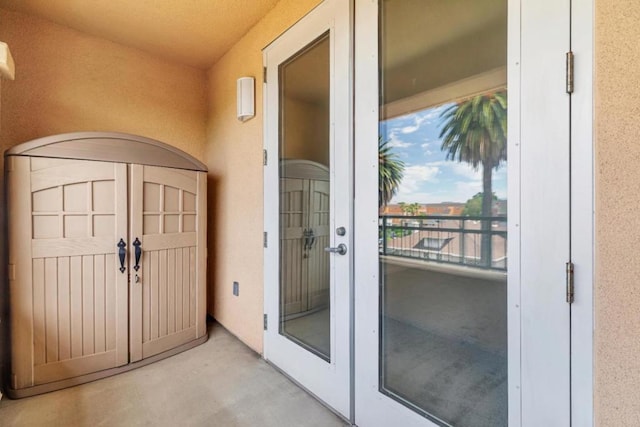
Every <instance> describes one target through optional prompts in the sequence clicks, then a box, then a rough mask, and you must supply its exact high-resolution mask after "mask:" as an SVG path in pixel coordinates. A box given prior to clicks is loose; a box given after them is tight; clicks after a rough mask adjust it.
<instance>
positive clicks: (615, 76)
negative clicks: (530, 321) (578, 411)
mask: <svg viewBox="0 0 640 427" xmlns="http://www.w3.org/2000/svg"><path fill="white" fill-rule="evenodd" d="M595 5H596V17H595V21H596V22H595V58H596V59H595V82H594V84H595V134H594V136H595V155H596V164H595V178H596V192H595V196H596V230H595V232H596V254H595V256H596V263H595V283H594V286H595V349H594V350H595V396H594V399H595V414H596V425H598V426H637V425H640V287H639V286H640V262H638V258H639V256H640V139H639V138H638V135H640V74H639V71H640V43H638V40H640V3H638V2H637V0H596V2H595Z"/></svg>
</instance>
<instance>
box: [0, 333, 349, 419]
mask: <svg viewBox="0 0 640 427" xmlns="http://www.w3.org/2000/svg"><path fill="white" fill-rule="evenodd" d="M209 334H210V336H209V341H207V342H206V343H205V344H202V345H201V346H198V347H196V348H193V349H191V350H188V351H186V352H184V353H181V354H178V355H176V356H173V357H170V358H168V359H165V360H162V361H160V362H157V363H153V364H151V365H148V366H145V367H142V368H139V369H135V370H133V371H130V372H127V373H124V374H120V375H116V376H113V377H109V378H105V379H102V380H99V381H95V382H92V383H88V384H83V385H80V386H76V387H71V388H68V389H65V390H59V391H56V392H52V393H48V394H44V395H40V396H34V397H29V398H25V399H20V400H8V399H7V398H6V397H3V398H2V400H0V426H2V427H9V426H65V427H67V426H109V427H110V426H224V427H243V426H258V425H259V426H274V427H275V426H277V427H286V426H318V427H320V426H321V427H332V426H346V425H348V424H347V423H345V422H344V421H342V420H341V419H340V418H338V417H337V416H336V415H335V414H333V413H332V412H331V411H329V410H328V409H326V408H325V407H324V406H322V405H321V404H320V403H319V402H318V401H317V400H315V399H314V398H313V397H311V396H310V395H309V394H307V393H306V392H305V391H303V390H302V389H300V388H299V387H298V386H296V385H295V384H293V383H292V382H291V381H289V380H288V379H287V378H286V377H284V376H283V375H281V374H280V373H279V372H277V371H276V370H275V369H274V368H273V367H271V366H269V365H268V364H267V363H266V362H265V361H264V360H262V359H261V358H260V357H259V355H258V354H256V353H255V352H253V351H252V350H251V349H249V348H248V347H246V346H245V345H244V344H242V343H241V342H240V341H239V340H238V339H237V338H235V337H234V336H232V335H231V334H230V333H229V332H227V331H226V330H225V329H224V328H222V327H221V326H220V325H219V324H217V323H216V324H213V325H211V326H210V328H209Z"/></svg>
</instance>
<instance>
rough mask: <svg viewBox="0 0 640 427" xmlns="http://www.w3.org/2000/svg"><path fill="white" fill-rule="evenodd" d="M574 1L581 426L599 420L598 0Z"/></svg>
mask: <svg viewBox="0 0 640 427" xmlns="http://www.w3.org/2000/svg"><path fill="white" fill-rule="evenodd" d="M571 1H572V7H571V14H572V16H571V50H572V51H573V52H574V58H575V59H574V69H575V76H574V86H575V89H574V92H573V94H572V95H571V96H572V106H571V140H572V147H571V150H572V151H571V175H572V176H571V224H572V225H571V231H572V234H571V242H572V244H571V252H572V254H571V257H572V261H573V263H574V266H575V281H574V283H575V301H574V303H573V304H572V308H571V342H572V348H571V353H572V356H571V398H572V401H571V414H572V420H571V421H572V424H573V425H574V426H581V427H582V426H592V425H593V424H594V416H593V375H594V372H593V351H594V347H593V332H594V300H593V277H594V274H593V269H594V265H595V263H594V248H595V233H594V227H595V220H594V189H595V175H594V148H593V52H594V43H593V39H594V2H593V0H571Z"/></svg>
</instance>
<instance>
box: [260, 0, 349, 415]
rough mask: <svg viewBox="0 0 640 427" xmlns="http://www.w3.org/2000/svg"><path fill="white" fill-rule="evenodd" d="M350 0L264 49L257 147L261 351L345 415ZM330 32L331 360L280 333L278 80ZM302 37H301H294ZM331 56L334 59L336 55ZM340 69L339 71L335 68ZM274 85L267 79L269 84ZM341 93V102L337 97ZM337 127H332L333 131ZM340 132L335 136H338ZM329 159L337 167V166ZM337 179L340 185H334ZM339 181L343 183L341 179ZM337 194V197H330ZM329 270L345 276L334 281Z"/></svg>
mask: <svg viewBox="0 0 640 427" xmlns="http://www.w3.org/2000/svg"><path fill="white" fill-rule="evenodd" d="M352 15H353V8H352V2H351V1H344V0H325V1H323V2H321V3H320V4H319V5H318V6H316V7H315V8H314V9H313V10H311V11H310V12H309V13H308V14H307V15H305V16H304V17H303V18H302V19H301V20H300V21H298V22H297V23H296V24H294V25H293V26H292V27H290V28H289V29H288V30H287V31H286V32H285V33H283V34H282V35H280V36H279V37H278V38H277V39H276V40H275V41H274V42H272V43H271V44H269V45H268V46H267V47H265V48H264V50H263V66H264V68H265V72H266V75H267V79H266V81H265V82H264V85H263V88H264V89H263V90H264V92H263V93H264V97H263V107H264V112H265V113H264V123H263V125H264V149H265V153H266V155H267V156H266V158H267V162H265V163H266V164H265V165H264V166H265V167H264V196H265V197H264V231H265V236H264V246H265V249H264V313H265V331H264V335H263V336H264V346H263V348H264V350H263V357H264V358H265V360H267V361H268V362H269V363H272V364H274V365H275V366H276V367H278V369H279V370H281V371H283V373H284V374H285V375H287V376H289V377H290V378H291V379H293V380H294V381H295V382H296V383H297V384H299V385H300V386H301V387H303V388H305V389H306V390H307V391H309V392H310V393H311V394H312V395H314V396H315V397H316V398H318V399H319V400H320V401H322V402H324V403H325V404H326V405H327V406H328V407H330V408H331V409H333V410H334V411H335V412H336V413H338V414H339V415H340V416H342V417H344V418H347V419H349V418H351V417H352V413H353V410H352V407H353V403H352V398H351V396H352V383H353V381H352V380H351V377H352V356H351V355H352V329H353V328H352V327H351V324H352V319H351V315H352V308H351V307H352V306H351V301H352V299H353V298H352V295H353V291H352V288H353V279H352V277H353V267H352V266H353V261H352V260H353V253H354V251H353V248H354V245H353V243H354V238H353V236H354V233H353V185H352V183H353V170H352V167H351V165H352V164H353V131H352V130H353V120H352V117H353V107H352V95H351V94H352V93H353V90H352V81H353V78H352V76H353V71H352V69H353V64H352V60H351V58H352V56H351V54H352ZM327 31H330V46H331V51H332V54H331V55H330V58H331V64H330V71H329V72H330V81H331V83H330V85H331V92H330V93H331V100H330V105H331V107H330V108H331V111H330V132H329V134H330V156H329V157H330V164H331V167H330V175H329V176H330V192H331V201H330V203H331V209H332V215H331V216H332V218H331V222H330V229H335V228H336V227H341V226H343V227H345V228H346V229H347V234H346V236H344V237H338V236H336V234H335V233H334V232H332V231H331V232H330V237H329V241H330V245H331V246H333V247H335V246H337V245H338V244H339V243H345V244H346V245H347V248H348V252H347V254H346V255H344V256H338V255H335V254H332V255H331V257H330V259H331V266H330V269H331V271H330V276H331V293H330V300H331V315H330V318H331V320H330V322H331V333H332V335H331V360H330V362H326V361H325V360H323V359H322V358H320V357H318V356H317V355H315V354H313V353H311V352H309V351H308V350H306V349H304V348H303V347H301V346H299V345H298V344H296V343H294V342H293V341H292V340H289V339H288V338H286V337H284V336H282V335H281V334H280V333H279V319H278V313H279V308H278V307H279V285H280V280H279V256H280V254H279V213H278V211H279V203H278V202H279V197H273V195H274V194H278V195H279V116H280V111H279V92H278V91H279V84H277V83H278V78H279V77H278V75H279V73H278V66H279V64H281V63H283V62H285V61H286V60H288V59H289V58H291V57H292V56H293V55H295V54H296V53H297V52H299V51H300V50H301V49H304V48H305V46H307V45H308V44H309V43H311V42H313V41H314V40H316V39H317V38H318V37H319V36H321V35H322V34H324V33H326V32H327ZM301 40H303V41H304V42H301ZM336 58H338V59H337V61H338V62H337V63H336V62H335V60H336ZM339 69H342V70H345V71H346V74H341V73H338V72H337V70H339ZM274 82H275V83H276V84H273V83H274ZM335 94H338V95H339V96H341V97H342V96H344V99H346V100H347V102H336V99H337V97H336V96H334V95H335ZM336 129H338V133H337V131H336ZM337 138H339V139H337ZM336 160H339V161H340V162H344V165H345V166H344V167H340V168H336V167H335V165H336ZM336 183H340V184H336ZM343 183H344V184H343ZM338 191H339V192H340V193H341V195H340V203H336V197H337V195H338ZM336 271H338V272H341V273H340V275H341V276H342V277H343V278H344V279H345V281H346V282H347V283H340V284H337V283H336V280H335V276H336Z"/></svg>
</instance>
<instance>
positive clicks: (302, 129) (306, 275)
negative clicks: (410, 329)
mask: <svg viewBox="0 0 640 427" xmlns="http://www.w3.org/2000/svg"><path fill="white" fill-rule="evenodd" d="M279 79H280V319H279V328H280V333H281V334H282V335H284V336H286V337H287V338H289V339H291V340H292V341H294V342H296V343H298V344H299V345H301V346H303V347H305V348H306V349H308V350H309V351H311V352H313V353H315V354H316V355H318V356H319V357H321V358H323V359H325V360H326V361H330V357H331V347H330V326H331V325H330V311H331V307H330V298H329V296H330V295H329V293H330V286H329V285H330V276H329V265H330V264H329V253H328V252H326V251H325V250H324V248H325V247H328V246H329V226H330V221H329V219H330V218H329V215H330V206H329V201H330V188H329V187H330V185H329V34H328V33H327V34H324V35H323V36H321V37H320V38H319V39H317V40H315V41H314V42H312V43H311V44H310V45H308V46H307V47H306V48H304V49H303V50H301V51H300V52H299V53H298V54H297V55H295V56H293V57H292V58H291V59H289V60H288V61H286V62H284V63H282V64H281V65H280V67H279Z"/></svg>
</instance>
